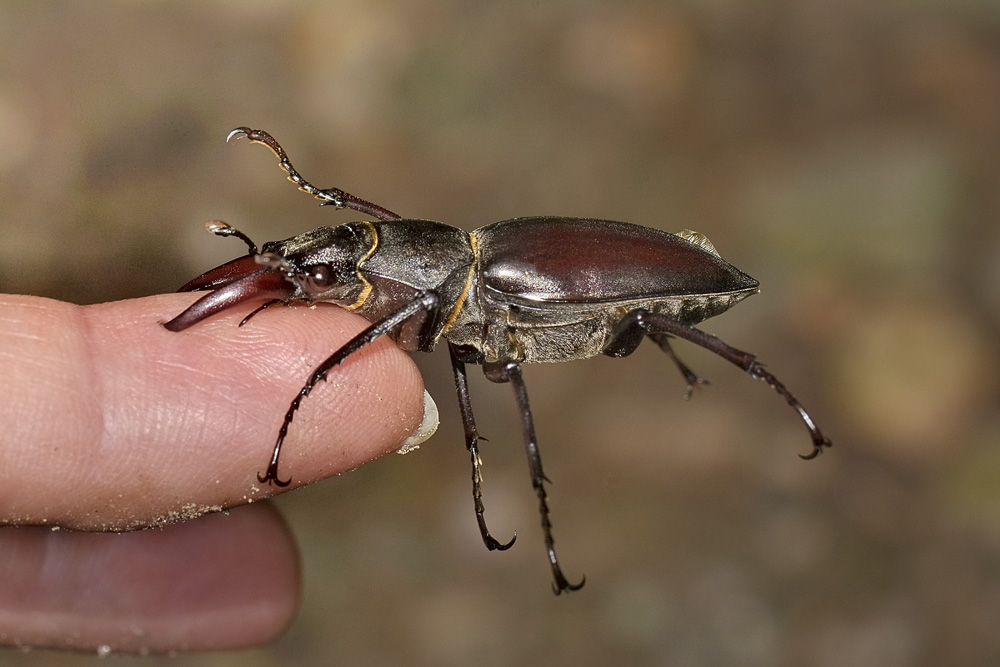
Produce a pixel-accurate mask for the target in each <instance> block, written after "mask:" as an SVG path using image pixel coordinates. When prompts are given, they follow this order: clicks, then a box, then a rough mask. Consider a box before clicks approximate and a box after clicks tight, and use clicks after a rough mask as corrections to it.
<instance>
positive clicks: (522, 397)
mask: <svg viewBox="0 0 1000 667" xmlns="http://www.w3.org/2000/svg"><path fill="white" fill-rule="evenodd" d="M483 371H484V373H485V374H486V377H487V378H488V379H489V380H490V381H492V382H510V384H511V387H513V389H514V398H515V400H516V401H517V408H518V412H519V413H520V414H521V431H522V433H523V434H524V447H525V450H526V451H527V454H528V469H529V471H530V472H531V486H532V487H533V488H534V489H535V495H536V496H538V511H539V514H541V517H542V533H543V535H544V537H545V548H546V550H547V551H548V553H549V565H550V566H551V567H552V579H553V585H552V591H553V592H554V593H555V594H556V595H559V594H560V593H563V592H567V591H577V590H580V589H581V588H583V585H584V584H585V583H586V581H587V578H586V577H582V578H581V579H580V583H578V584H571V583H570V582H569V580H568V579H566V576H565V575H564V574H563V572H562V568H560V567H559V559H558V557H556V547H555V540H554V539H553V537H552V522H551V521H550V520H549V505H548V496H547V494H546V493H545V482H551V480H549V479H548V478H547V477H546V476H545V473H544V472H543V471H542V458H541V455H540V454H539V452H538V439H537V438H536V437H535V423H534V420H533V419H532V417H531V406H530V405H529V403H528V389H527V387H525V385H524V378H523V377H522V376H521V366H520V365H519V364H518V363H516V362H513V361H507V362H499V363H492V364H483Z"/></svg>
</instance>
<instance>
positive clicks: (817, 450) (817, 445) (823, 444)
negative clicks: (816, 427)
mask: <svg viewBox="0 0 1000 667" xmlns="http://www.w3.org/2000/svg"><path fill="white" fill-rule="evenodd" d="M828 447H833V443H832V442H830V439H829V438H825V437H823V435H822V434H820V433H817V434H816V436H815V437H813V450H812V451H811V452H809V453H808V454H799V458H800V459H802V460H803V461H811V460H812V459H814V458H816V457H817V456H819V455H820V454H822V453H823V450H824V449H826V448H828Z"/></svg>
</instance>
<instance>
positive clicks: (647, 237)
mask: <svg viewBox="0 0 1000 667" xmlns="http://www.w3.org/2000/svg"><path fill="white" fill-rule="evenodd" d="M239 137H247V138H249V139H250V140H251V141H253V142H255V143H262V144H264V145H266V146H268V147H269V148H270V149H271V150H272V151H273V152H274V153H275V154H276V155H277V156H278V159H279V160H280V164H281V167H282V169H284V170H285V172H286V173H287V174H288V177H289V180H291V181H292V182H293V183H295V184H296V185H298V186H299V189H301V190H303V191H304V192H307V193H309V194H311V195H313V196H315V197H316V198H317V199H319V200H321V202H322V205H328V206H335V207H337V208H351V209H354V210H357V211H360V212H362V213H365V214H367V215H369V216H371V217H373V218H376V220H374V221H365V222H350V223H346V224H342V225H337V226H335V227H320V228H318V229H314V230H312V231H310V232H306V233H304V234H300V235H298V236H295V237H292V238H290V239H286V240H284V241H273V242H271V243H266V244H265V245H264V246H263V247H262V248H261V249H260V250H259V251H258V249H257V246H256V245H255V244H254V243H253V242H252V241H250V239H249V238H247V237H246V236H245V235H244V234H242V233H241V232H239V231H237V230H236V229H234V228H232V227H230V226H228V225H226V224H225V223H218V222H213V223H210V224H209V229H210V230H211V231H212V232H214V233H216V234H218V235H220V236H236V237H238V238H240V239H242V240H243V241H244V242H245V243H246V244H247V246H248V247H249V253H248V254H247V255H246V256H244V257H241V258H239V259H235V260H233V261H231V262H228V263H226V264H223V265H222V266H220V267H217V268H215V269H212V270H211V271H208V272H207V273H204V274H203V275H201V276H199V277H197V278H195V279H194V280H192V281H191V282H189V283H187V284H186V285H184V286H183V287H182V288H181V291H194V290H210V291H209V293H208V294H206V295H205V296H203V297H202V298H201V299H199V300H198V301H196V302H195V303H194V304H193V305H191V307H189V308H188V309H187V310H185V311H184V312H182V313H181V314H180V315H178V316H177V317H175V318H174V319H172V320H170V321H169V322H167V323H166V324H165V325H164V326H166V328H167V329H169V330H171V331H181V330H183V329H186V328H188V327H190V326H192V325H194V324H196V323H198V322H200V321H201V320H203V319H205V318H206V317H209V316H211V315H214V314H216V313H219V312H221V311H223V310H227V309H229V308H232V307H234V306H236V305H239V304H242V303H244V302H248V301H260V300H265V303H264V304H263V305H262V306H260V307H259V308H257V309H256V310H254V311H252V312H251V313H250V315H248V316H247V317H246V318H245V319H244V320H243V322H241V325H242V324H243V323H245V322H246V321H247V320H248V319H249V318H250V317H252V316H253V315H255V314H257V313H258V312H260V311H261V310H262V309H263V308H266V307H267V306H269V305H272V304H275V303H282V302H290V301H304V302H307V303H313V302H317V301H329V302H332V303H335V304H337V305H339V306H343V307H344V308H347V309H349V310H353V311H355V312H356V313H358V314H359V315H362V316H363V317H365V318H366V319H368V320H369V321H371V322H372V323H373V324H372V325H371V326H369V327H368V328H367V329H365V330H364V331H362V332H361V333H360V334H358V335H357V336H355V337H354V338H353V339H352V340H350V341H349V342H348V343H347V344H346V345H344V346H343V347H341V348H340V349H339V350H337V351H336V352H334V353H333V354H332V355H330V357H329V358H327V359H326V360H325V361H323V363H321V364H320V365H319V366H317V367H316V369H315V370H314V371H313V372H312V374H311V375H310V376H309V379H308V380H307V381H306V383H305V385H304V386H303V387H302V389H301V390H300V391H299V393H298V395H297V396H296V397H295V399H294V400H293V401H292V403H291V405H290V406H289V408H288V411H287V412H286V413H285V418H284V421H283V423H282V424H281V428H280V430H279V432H278V439H277V442H276V443H275V445H274V450H273V453H272V455H271V460H270V463H269V464H268V466H267V470H266V472H265V473H264V474H263V475H260V474H258V478H259V479H260V481H261V482H267V483H271V482H273V483H274V484H276V485H278V486H286V485H287V484H288V483H289V480H282V479H280V478H279V477H278V457H279V455H280V453H281V445H282V442H284V439H285V436H286V435H287V434H288V427H289V425H290V424H291V422H292V418H293V417H294V416H295V412H296V410H298V408H299V404H300V403H301V402H302V399H304V398H305V397H306V396H308V395H309V392H310V391H311V390H312V389H313V387H315V386H316V383H318V382H319V381H320V380H324V379H325V378H326V376H327V374H328V373H329V372H330V370H331V369H333V368H334V367H335V366H337V365H339V364H341V363H342V362H343V361H344V360H345V359H347V357H349V356H350V355H351V354H353V353H354V352H357V351H358V350H360V349H361V348H363V347H364V346H365V345H368V344H369V343H371V342H372V341H374V340H375V339H376V338H378V337H379V336H383V335H385V336H389V337H390V338H392V339H393V340H394V341H395V342H396V344H397V345H399V347H400V348H402V349H404V350H420V351H424V352H429V351H431V350H432V349H434V346H435V345H436V344H437V342H438V341H439V340H440V339H442V338H444V339H445V340H446V341H447V342H448V351H449V352H450V355H451V363H452V368H453V370H454V374H455V385H456V388H457V390H458V404H459V408H460V409H461V414H462V420H463V423H464V426H465V441H466V447H467V448H468V450H469V454H470V456H471V459H472V493H473V500H474V504H475V510H476V519H477V520H478V522H479V530H480V532H481V534H482V537H483V541H484V542H485V544H486V547H487V548H488V549H490V550H494V549H498V550H504V549H507V548H508V547H510V546H511V545H512V544H513V543H514V539H513V538H512V539H511V540H510V541H509V542H506V543H503V542H499V541H498V540H496V539H494V537H493V536H492V535H491V534H490V532H489V530H488V529H487V527H486V520H485V517H484V507H483V502H482V493H481V488H480V485H481V481H482V478H481V475H480V471H479V465H480V460H479V440H480V436H479V433H478V431H477V430H476V423H475V420H474V418H473V415H472V405H471V402H470V400H469V389H468V384H467V381H466V374H465V365H466V364H470V363H471V364H478V365H481V366H482V367H483V370H484V372H485V374H486V377H487V378H489V379H490V380H492V381H493V382H509V383H510V384H511V386H512V387H513V388H514V396H515V399H516V401H517V405H518V409H519V412H520V415H521V428H522V431H523V434H524V443H525V447H526V449H527V455H528V465H529V468H530V472H531V483H532V486H533V487H534V489H535V493H536V494H537V496H538V502H539V510H540V513H541V517H542V530H543V532H544V537H545V546H546V548H547V550H548V557H549V564H550V565H551V567H552V575H553V578H554V581H555V584H554V590H555V592H556V594H559V593H561V592H563V591H572V590H577V589H578V588H580V587H581V586H582V585H583V580H581V581H580V583H578V584H571V583H570V582H569V581H568V580H567V579H566V577H565V576H564V575H563V573H562V570H561V569H560V567H559V562H558V559H557V558H556V552H555V548H554V544H553V538H552V526H551V524H550V522H549V510H548V506H547V504H546V492H545V482H546V481H548V480H547V479H546V477H545V473H544V472H543V471H542V461H541V458H540V456H539V452H538V443H537V441H536V439H535V428H534V425H533V421H532V416H531V409H530V407H529V405H528V392H527V389H526V388H525V385H524V381H523V379H522V377H521V364H522V363H528V362H540V361H569V360H572V359H584V358H587V357H592V356H595V355H597V354H606V355H608V356H612V357H624V356H626V355H628V354H630V353H632V352H633V351H634V350H635V349H636V348H637V347H638V346H639V344H640V343H641V342H642V340H643V338H645V337H649V338H650V339H652V340H653V341H654V342H655V343H656V344H657V345H658V346H659V347H660V348H662V349H663V351H664V352H666V353H667V354H669V355H670V357H671V359H673V361H674V363H675V364H676V365H677V367H678V368H679V369H680V371H681V373H682V374H683V375H684V378H685V380H686V381H687V383H688V391H689V392H690V391H691V388H692V387H693V386H695V385H697V384H700V383H703V382H704V380H702V379H701V378H699V377H698V376H697V375H695V374H694V373H693V372H692V371H691V370H690V369H689V368H688V367H687V366H685V365H684V363H682V362H681V361H680V360H679V359H678V358H677V357H676V356H675V355H674V352H673V350H672V349H671V347H670V338H671V337H677V338H682V339H684V340H687V341H690V342H692V343H695V344H696V345H700V346H701V347H704V348H705V349H707V350H710V351H711V352H714V353H715V354H717V355H719V356H720V357H722V358H723V359H726V360H727V361H730V362H731V363H733V364H736V365H737V366H739V367H740V368H742V369H743V370H745V371H746V372H747V373H749V374H750V376H751V377H753V378H755V379H758V380H763V381H764V382H766V383H767V384H768V385H770V387H771V388H772V389H774V390H775V391H776V392H777V393H778V394H779V395H780V396H782V397H783V398H784V399H785V400H786V401H787V402H788V404H789V405H791V406H792V407H793V408H794V409H795V410H796V412H798V414H799V416H800V417H801V419H802V421H803V422H804V423H805V425H806V427H807V428H808V429H809V433H810V435H811V436H812V445H813V449H812V451H811V452H810V453H809V454H808V455H804V456H803V455H800V456H802V458H805V459H811V458H813V457H815V456H816V455H818V454H819V453H820V452H822V451H823V449H824V448H825V447H829V446H830V441H829V440H827V439H826V438H825V437H824V436H823V434H822V433H821V432H820V430H819V428H818V427H817V426H816V424H815V423H814V422H813V420H812V418H811V417H810V416H809V414H808V413H807V412H806V411H805V409H804V408H803V407H802V405H801V404H800V403H799V402H798V400H796V398H795V397H794V396H793V395H792V394H791V393H790V392H789V391H788V390H787V389H786V388H785V386H784V385H783V384H782V383H781V382H779V381H778V379H777V378H775V377H774V376H773V375H772V374H771V373H769V372H768V371H766V370H765V369H764V368H763V366H762V365H761V364H760V363H759V362H758V361H757V360H756V357H755V356H754V355H752V354H749V353H747V352H742V351H740V350H737V349H736V348H733V347H730V346H729V345H727V344H726V343H723V342H722V341H721V340H719V339H718V338H716V337H714V336H712V335H709V334H707V333H705V332H703V331H701V330H699V329H696V328H695V327H694V325H695V324H697V323H699V322H701V321H702V320H705V319H708V318H709V317H712V316H714V315H718V314H719V313H721V312H723V311H725V310H728V309H729V308H731V307H732V306H733V305H735V304H736V303H737V302H739V301H741V300H743V299H745V298H746V297H748V296H750V295H751V294H755V293H756V292H757V291H758V290H757V284H758V283H757V281H756V280H754V279H753V278H751V277H750V276H748V275H746V274H745V273H743V272H742V271H740V270H739V269H737V268H735V267H734V266H732V265H730V264H729V263H727V262H725V261H724V260H723V259H722V258H721V257H720V256H719V253H718V252H716V250H715V248H714V247H713V246H712V244H711V243H709V242H708V240H707V239H706V238H705V237H703V236H702V235H700V234H696V233H695V232H688V231H685V232H682V233H681V234H680V235H674V234H668V233H666V232H661V231H658V230H655V229H650V228H647V227H641V226H639V225H634V224H629V223H625V222H612V221H610V220H591V219H587V218H559V217H535V218H516V219H513V220H504V221H503V222H496V223H493V224H491V225H487V226H485V227H480V228H479V229H477V230H475V231H473V232H471V233H469V232H465V231H463V230H461V229H458V228H456V227H452V226H450V225H445V224H442V223H440V222H432V221H430V220H409V219H407V220H404V219H403V218H402V217H401V216H399V215H396V214H395V213H393V212H391V211H389V210H386V209H384V208H382V207H381V206H378V205H376V204H372V203H371V202H368V201H365V200H363V199H360V198H358V197H355V196H353V195H350V194H348V193H346V192H344V191H342V190H339V189H336V188H331V189H324V190H321V189H319V188H316V187H314V186H313V185H311V184H310V183H308V182H307V181H305V180H304V179H303V178H302V177H301V176H299V174H298V172H297V171H296V170H295V169H294V168H293V167H292V164H291V163H290V162H289V161H288V158H287V156H286V155H285V152H284V150H283V149H282V148H281V146H280V145H278V143H277V142H276V141H275V140H274V138H272V137H271V136H270V135H269V134H267V133H266V132H263V131H260V130H251V129H249V128H246V127H240V128H237V129H235V130H233V132H232V133H230V135H229V138H230V139H232V138H239ZM516 537H517V535H516V533H515V535H514V538H516Z"/></svg>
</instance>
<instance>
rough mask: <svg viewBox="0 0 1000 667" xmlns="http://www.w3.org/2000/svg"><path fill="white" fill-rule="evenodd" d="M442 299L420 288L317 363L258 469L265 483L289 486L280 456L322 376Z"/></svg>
mask: <svg viewBox="0 0 1000 667" xmlns="http://www.w3.org/2000/svg"><path fill="white" fill-rule="evenodd" d="M438 303H439V298H438V295H437V294H435V293H434V292H420V293H419V294H417V296H416V297H415V298H414V299H413V300H412V301H410V302H409V303H407V304H406V305H405V306H403V307H402V308H400V309H399V310H397V311H395V312H393V313H390V314H389V315H387V316H385V317H383V318H382V319H381V320H379V321H378V322H375V323H374V324H372V325H371V326H370V327H368V328H367V329H365V330H364V331H362V332H361V333H359V334H358V335H357V336H355V337H354V338H352V339H351V340H349V341H347V343H346V344H345V345H344V346H343V347H341V348H340V349H339V350H337V351H336V352H334V353H333V354H331V355H330V356H329V357H327V358H326V360H325V361H323V363H321V364H320V365H319V366H317V367H316V368H315V370H313V372H312V373H310V374H309V379H308V380H306V383H305V384H304V385H303V386H302V389H300V390H299V393H298V394H297V395H296V396H295V398H294V399H292V403H291V405H289V406H288V411H287V412H285V419H284V421H283V422H282V423H281V429H279V431H278V440H277V442H275V443H274V451H273V452H272V453H271V460H270V462H269V463H268V465H267V470H266V471H265V472H264V474H263V475H261V474H260V473H257V481H259V482H260V483H261V484H264V483H268V484H269V483H271V482H274V484H275V485H276V486H288V484H289V483H290V482H291V479H286V480H281V479H279V478H278V457H279V456H281V444H282V443H283V442H284V441H285V436H287V435H288V427H289V426H290V425H291V423H292V419H293V418H294V417H295V413H296V412H297V411H298V409H299V405H301V404H302V400H303V399H304V398H305V397H306V396H308V395H309V392H311V391H312V390H313V388H314V387H315V386H316V385H317V384H318V383H319V382H320V380H325V379H326V375H327V373H329V372H330V370H331V369H332V368H333V367H334V366H338V365H340V364H341V363H343V362H344V360H345V359H347V357H349V356H351V355H352V354H354V353H355V352H357V351H358V350H360V349H361V348H363V347H365V346H366V345H368V344H369V343H372V342H374V341H375V339H376V338H378V337H379V336H382V335H385V334H387V333H389V332H390V331H392V330H393V329H394V328H396V327H397V326H399V325H400V324H402V323H403V322H405V321H406V320H408V319H409V318H410V317H412V316H413V315H415V314H417V313H419V312H421V311H431V312H433V311H435V310H436V309H437V307H438Z"/></svg>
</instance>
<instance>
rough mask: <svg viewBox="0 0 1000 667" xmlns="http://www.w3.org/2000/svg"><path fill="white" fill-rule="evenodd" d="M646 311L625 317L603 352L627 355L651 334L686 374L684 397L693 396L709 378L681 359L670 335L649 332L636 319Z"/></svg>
mask: <svg viewBox="0 0 1000 667" xmlns="http://www.w3.org/2000/svg"><path fill="white" fill-rule="evenodd" d="M638 312H645V311H632V312H630V313H628V314H627V315H626V316H625V317H623V318H622V319H621V320H620V321H619V322H618V324H616V325H615V328H614V330H613V331H612V332H611V337H610V340H609V341H608V343H607V344H606V345H605V346H604V349H603V350H601V353H602V354H606V355H607V356H609V357H615V358H619V357H627V356H628V355H630V354H632V353H633V352H635V351H636V348H638V347H639V344H640V343H642V339H643V338H644V337H646V336H649V338H650V340H652V341H653V342H654V343H656V344H657V345H659V346H660V349H661V350H663V351H664V352H666V353H667V354H668V355H670V358H671V359H672V360H673V362H674V365H676V366H677V370H679V371H680V372H681V375H683V376H684V381H685V382H687V393H686V394H685V395H684V398H686V399H689V398H691V394H692V393H693V392H694V388H695V387H697V386H700V385H703V384H709V382H708V380H706V379H705V378H702V377H699V376H698V375H697V374H696V373H695V372H694V371H692V370H691V369H690V368H688V366H687V364H685V363H684V362H683V361H681V360H680V357H678V356H677V355H676V354H675V353H674V349H673V348H672V347H670V337H669V336H668V335H666V334H662V333H648V332H647V331H646V329H645V328H644V327H643V326H642V325H641V324H640V323H639V322H637V321H636V315H635V314H636V313H638Z"/></svg>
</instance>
